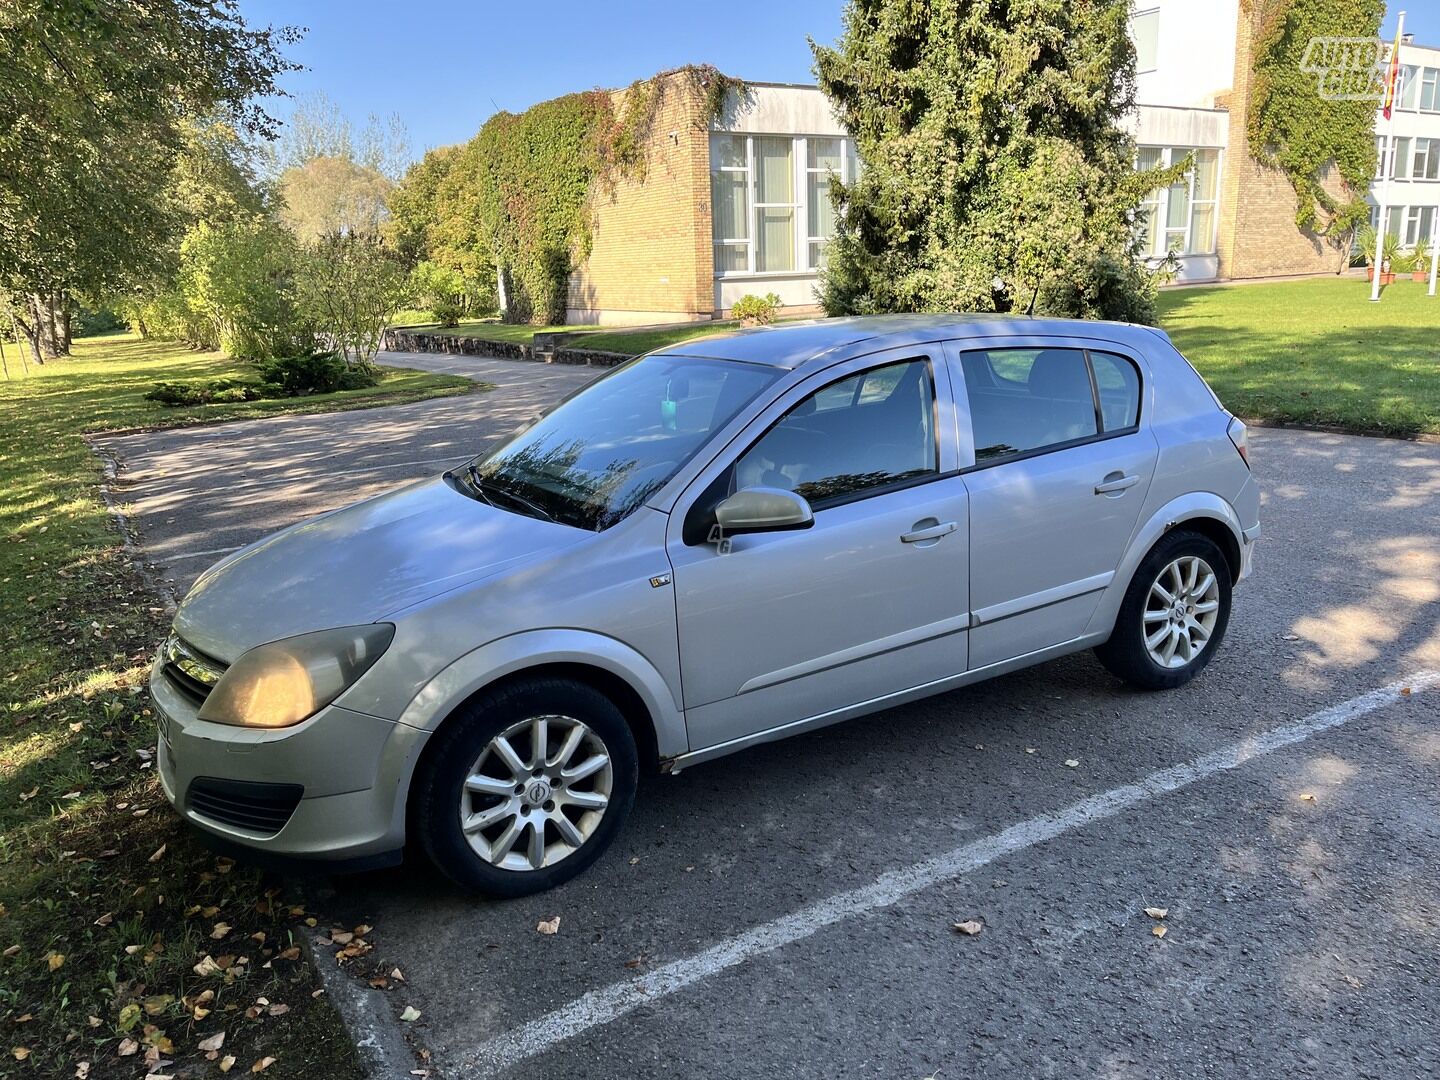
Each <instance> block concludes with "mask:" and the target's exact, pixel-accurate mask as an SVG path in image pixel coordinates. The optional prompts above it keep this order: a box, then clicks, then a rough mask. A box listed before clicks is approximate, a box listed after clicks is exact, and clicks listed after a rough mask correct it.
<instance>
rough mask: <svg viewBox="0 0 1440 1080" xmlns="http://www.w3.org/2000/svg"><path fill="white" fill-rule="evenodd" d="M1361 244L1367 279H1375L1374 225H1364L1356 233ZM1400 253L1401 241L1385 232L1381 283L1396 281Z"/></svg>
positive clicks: (1387, 283) (1381, 260) (1381, 261)
mask: <svg viewBox="0 0 1440 1080" xmlns="http://www.w3.org/2000/svg"><path fill="white" fill-rule="evenodd" d="M1356 239H1357V240H1358V242H1359V244H1360V251H1361V253H1362V254H1363V255H1364V256H1365V267H1366V270H1365V280H1366V281H1374V280H1375V229H1374V227H1373V226H1370V225H1364V226H1362V227H1361V228H1360V231H1359V232H1358V233H1357V234H1356ZM1398 254H1399V243H1398V241H1397V240H1396V238H1395V237H1394V236H1393V235H1391V234H1390V233H1386V234H1385V244H1384V247H1383V248H1382V249H1381V252H1380V284H1381V285H1393V284H1394V283H1395V272H1394V270H1395V265H1394V264H1395V257H1396V255H1398Z"/></svg>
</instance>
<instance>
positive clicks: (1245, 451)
mask: <svg viewBox="0 0 1440 1080" xmlns="http://www.w3.org/2000/svg"><path fill="white" fill-rule="evenodd" d="M1225 434H1226V435H1229V436H1230V441H1231V442H1232V443H1234V444H1235V449H1236V450H1238V451H1239V452H1240V460H1241V461H1243V462H1245V467H1246V468H1247V469H1248V468H1249V467H1250V429H1249V428H1247V427H1246V426H1245V421H1243V420H1241V419H1240V418H1239V417H1238V416H1235V417H1231V418H1230V427H1229V428H1227V429H1226V431H1225Z"/></svg>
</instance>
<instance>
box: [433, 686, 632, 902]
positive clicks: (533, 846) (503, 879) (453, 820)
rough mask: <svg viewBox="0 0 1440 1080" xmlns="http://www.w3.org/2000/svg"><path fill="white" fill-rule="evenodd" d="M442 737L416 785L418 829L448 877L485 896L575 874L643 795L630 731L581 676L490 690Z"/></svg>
mask: <svg viewBox="0 0 1440 1080" xmlns="http://www.w3.org/2000/svg"><path fill="white" fill-rule="evenodd" d="M436 739H437V741H436V743H435V745H434V746H432V747H430V748H429V749H428V751H427V753H426V757H425V760H424V762H422V764H421V768H420V770H419V772H418V773H417V776H416V781H415V786H414V788H413V789H412V790H413V796H412V802H411V827H412V830H413V831H412V835H413V836H415V837H417V838H418V840H419V843H420V846H421V848H422V849H423V850H424V852H425V854H426V856H427V857H428V858H429V859H430V861H431V862H433V863H434V864H435V866H436V867H438V868H439V870H440V871H441V872H442V873H444V874H445V875H446V876H447V877H449V878H451V879H452V880H453V881H455V882H456V883H458V884H460V885H462V886H464V887H466V888H469V889H474V890H476V891H478V892H481V893H484V894H486V895H488V896H496V897H516V896H528V895H530V894H532V893H537V892H543V891H544V890H546V889H550V888H553V887H554V886H556V885H559V884H560V883H561V882H564V881H568V880H569V879H570V878H572V877H574V876H576V875H577V874H579V873H580V872H581V871H582V870H584V869H586V868H587V867H588V866H589V865H590V864H591V863H593V862H594V861H595V860H596V859H597V858H599V857H600V855H601V853H602V852H604V850H605V849H606V848H607V847H609V845H610V842H611V841H612V840H613V839H614V838H615V834H616V833H618V832H619V831H620V826H621V825H622V824H623V823H624V820H625V818H626V816H627V815H628V814H629V812H630V806H631V804H632V803H633V802H634V799H635V785H636V782H637V779H638V777H639V763H638V761H637V758H636V752H635V739H634V737H633V736H632V735H631V733H630V727H629V725H628V724H627V723H626V722H625V718H624V716H622V715H621V713H620V710H619V709H617V708H616V707H615V705H614V703H613V702H612V701H610V700H609V699H608V698H607V697H605V695H603V694H601V693H600V692H599V691H598V690H596V689H594V688H593V687H590V686H586V685H585V684H584V683H579V682H574V681H572V680H569V679H558V678H539V679H529V680H524V681H521V682H515V683H511V684H509V685H507V686H502V687H499V688H497V689H495V690H492V691H487V692H486V693H484V694H482V695H481V696H480V697H479V698H477V699H475V700H474V701H472V702H470V703H469V704H468V705H466V706H465V709H464V712H463V713H462V714H461V715H459V716H457V717H455V718H454V719H453V720H452V721H451V722H450V723H449V724H447V726H446V728H445V729H444V730H443V731H442V732H441V733H440V734H439V735H438V736H437V737H436Z"/></svg>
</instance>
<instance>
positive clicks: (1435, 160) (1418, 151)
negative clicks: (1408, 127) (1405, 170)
mask: <svg viewBox="0 0 1440 1080" xmlns="http://www.w3.org/2000/svg"><path fill="white" fill-rule="evenodd" d="M1410 177H1411V179H1414V180H1440V139H1416V140H1415V167H1414V169H1413V170H1412V171H1411V173H1410Z"/></svg>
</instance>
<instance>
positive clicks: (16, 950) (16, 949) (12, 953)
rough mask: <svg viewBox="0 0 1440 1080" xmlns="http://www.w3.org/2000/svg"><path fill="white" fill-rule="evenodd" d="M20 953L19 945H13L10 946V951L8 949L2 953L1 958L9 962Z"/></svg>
mask: <svg viewBox="0 0 1440 1080" xmlns="http://www.w3.org/2000/svg"><path fill="white" fill-rule="evenodd" d="M19 952H20V946H19V945H11V946H10V947H9V948H8V949H6V950H5V951H4V952H3V953H0V956H3V957H5V959H7V960H8V959H10V957H12V956H15V955H16V954H18V953H19Z"/></svg>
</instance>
